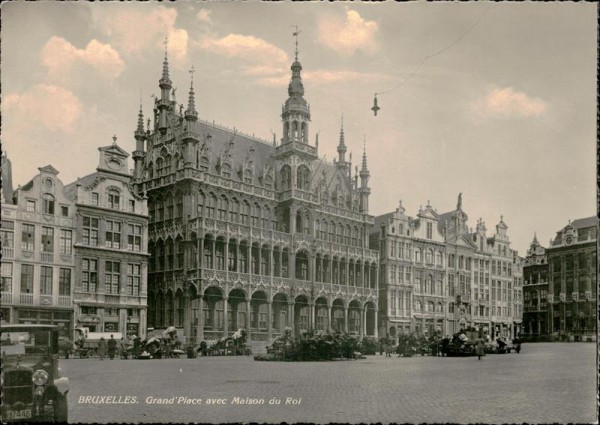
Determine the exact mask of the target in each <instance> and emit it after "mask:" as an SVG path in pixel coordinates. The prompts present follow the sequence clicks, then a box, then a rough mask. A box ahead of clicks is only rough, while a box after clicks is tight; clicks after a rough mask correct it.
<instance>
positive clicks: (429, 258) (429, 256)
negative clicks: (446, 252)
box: [425, 248, 433, 264]
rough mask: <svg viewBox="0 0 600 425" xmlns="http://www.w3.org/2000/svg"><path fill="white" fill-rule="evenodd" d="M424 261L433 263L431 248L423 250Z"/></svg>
mask: <svg viewBox="0 0 600 425" xmlns="http://www.w3.org/2000/svg"><path fill="white" fill-rule="evenodd" d="M425 261H426V262H427V264H433V249H431V248H429V249H428V250H427V251H425Z"/></svg>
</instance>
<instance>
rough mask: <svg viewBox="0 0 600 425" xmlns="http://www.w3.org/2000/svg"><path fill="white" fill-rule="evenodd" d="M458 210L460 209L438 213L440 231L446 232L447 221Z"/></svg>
mask: <svg viewBox="0 0 600 425" xmlns="http://www.w3.org/2000/svg"><path fill="white" fill-rule="evenodd" d="M456 211H458V210H453V211H448V212H445V213H442V214H438V230H439V231H440V233H442V234H443V233H444V227H446V222H447V221H448V220H450V219H451V218H452V216H453V215H454V214H455V213H456Z"/></svg>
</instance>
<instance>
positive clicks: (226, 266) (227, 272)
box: [223, 239, 229, 281]
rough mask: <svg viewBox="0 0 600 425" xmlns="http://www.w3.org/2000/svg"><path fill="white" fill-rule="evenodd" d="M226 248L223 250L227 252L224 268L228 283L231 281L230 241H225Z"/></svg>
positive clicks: (224, 255)
mask: <svg viewBox="0 0 600 425" xmlns="http://www.w3.org/2000/svg"><path fill="white" fill-rule="evenodd" d="M224 245H225V247H224V248H223V249H224V250H225V252H224V253H223V261H224V264H223V268H224V269H225V276H226V279H227V281H229V239H226V240H225V244H224Z"/></svg>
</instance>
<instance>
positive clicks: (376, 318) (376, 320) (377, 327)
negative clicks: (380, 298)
mask: <svg viewBox="0 0 600 425" xmlns="http://www.w3.org/2000/svg"><path fill="white" fill-rule="evenodd" d="M377 316H378V312H377V308H375V338H379V322H378V317H377Z"/></svg>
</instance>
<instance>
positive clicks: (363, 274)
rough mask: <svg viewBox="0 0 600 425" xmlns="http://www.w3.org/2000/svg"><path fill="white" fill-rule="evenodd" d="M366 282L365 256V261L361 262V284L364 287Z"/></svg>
mask: <svg viewBox="0 0 600 425" xmlns="http://www.w3.org/2000/svg"><path fill="white" fill-rule="evenodd" d="M365 283H366V281H365V261H364V258H363V261H362V262H361V263H360V286H361V287H363V288H364V287H365Z"/></svg>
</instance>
